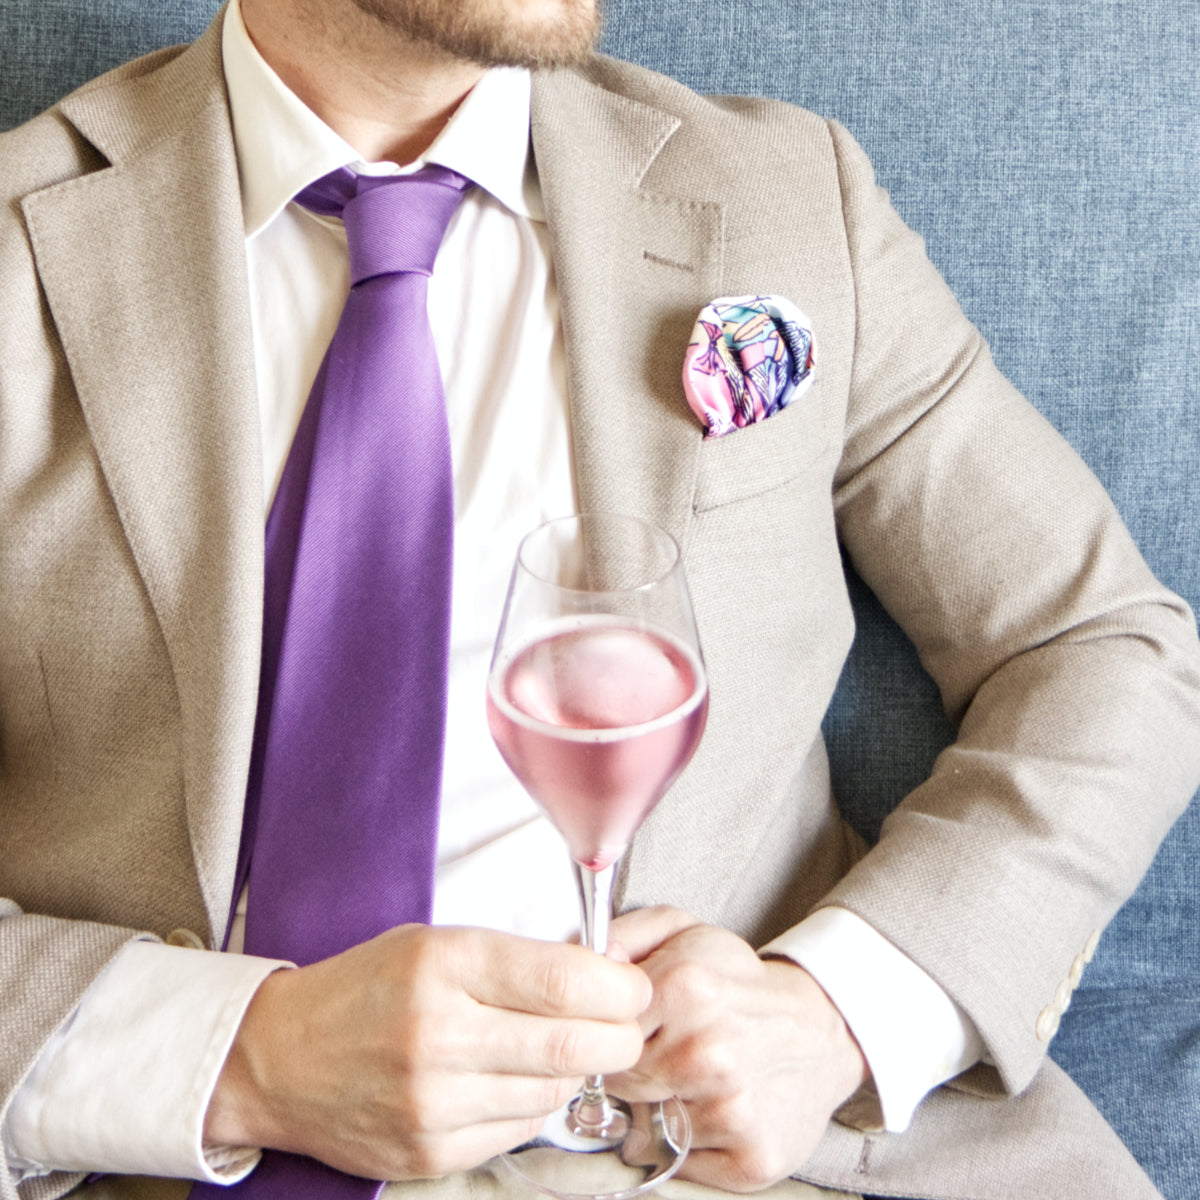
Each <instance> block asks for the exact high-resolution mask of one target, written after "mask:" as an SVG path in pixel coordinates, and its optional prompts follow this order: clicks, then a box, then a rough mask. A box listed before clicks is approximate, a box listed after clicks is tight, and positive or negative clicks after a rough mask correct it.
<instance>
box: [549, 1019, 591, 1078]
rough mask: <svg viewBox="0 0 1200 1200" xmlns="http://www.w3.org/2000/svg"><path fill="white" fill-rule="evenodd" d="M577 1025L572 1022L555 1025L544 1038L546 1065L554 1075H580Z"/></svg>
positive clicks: (581, 1069)
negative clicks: (545, 1038)
mask: <svg viewBox="0 0 1200 1200" xmlns="http://www.w3.org/2000/svg"><path fill="white" fill-rule="evenodd" d="M580 1059H581V1046H580V1036H579V1027H578V1026H577V1025H575V1024H574V1023H573V1022H563V1023H562V1024H561V1025H557V1026H556V1027H555V1028H554V1030H553V1031H552V1032H551V1034H550V1036H549V1037H548V1038H547V1040H546V1065H547V1067H548V1068H549V1069H550V1071H551V1072H552V1073H553V1074H555V1075H571V1076H574V1075H581V1074H583V1067H582V1066H581V1065H580Z"/></svg>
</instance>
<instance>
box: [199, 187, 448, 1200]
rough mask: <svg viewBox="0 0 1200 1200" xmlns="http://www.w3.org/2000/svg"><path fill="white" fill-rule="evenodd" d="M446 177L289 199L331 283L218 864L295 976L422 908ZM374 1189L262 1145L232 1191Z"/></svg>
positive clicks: (435, 752) (442, 574)
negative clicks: (433, 285)
mask: <svg viewBox="0 0 1200 1200" xmlns="http://www.w3.org/2000/svg"><path fill="white" fill-rule="evenodd" d="M467 184H468V181H467V180H466V179H464V178H463V177H462V176H460V175H457V174H456V173H454V172H452V171H449V170H447V169H445V168H442V167H436V166H431V167H426V168H424V169H423V170H421V171H419V172H417V173H416V174H414V175H403V176H387V177H369V176H355V175H354V174H353V173H352V172H350V171H349V170H346V169H342V170H339V171H335V172H333V173H332V174H331V175H327V176H326V177H325V178H324V179H321V180H319V181H318V182H317V183H315V184H313V185H311V186H310V187H308V188H306V189H305V190H304V191H303V192H301V193H300V195H299V196H298V197H297V201H298V202H299V203H300V204H301V205H303V206H304V207H306V208H309V209H311V210H313V211H314V212H318V213H321V214H323V215H327V216H336V215H340V216H341V217H342V219H343V221H344V223H345V227H346V236H347V242H348V245H349V252H350V268H351V291H350V295H349V297H348V299H347V301H346V306H345V308H344V309H343V312H342V316H341V319H340V321H339V323H338V327H337V330H336V332H335V333H334V336H333V341H332V342H331V343H330V346H329V350H328V351H327V353H326V355H325V360H324V362H323V363H322V365H321V368H320V371H319V372H318V374H317V378H316V381H315V382H314V384H313V389H312V392H311V394H310V397H309V401H308V404H307V406H306V408H305V411H304V414H303V417H302V419H301V422H300V426H299V428H298V429H297V432H296V435H295V438H294V439H293V443H292V448H291V451H290V453H289V455H288V460H287V463H286V465H285V467H284V472H283V476H282V478H281V480H280V484H279V488H278V491H277V493H276V497H275V502H274V504H273V505H272V508H271V513H270V517H269V518H268V522H267V563H266V572H267V573H266V600H265V611H264V620H263V660H262V671H261V678H260V684H259V688H260V692H259V709H258V721H257V725H256V728H255V735H254V752H253V757H252V762H251V771H250V782H249V787H248V790H247V800H246V813H245V817H244V821H243V833H242V848H241V852H240V854H239V862H238V885H237V890H238V891H240V889H241V886H242V884H243V883H244V882H245V881H246V880H247V878H248V880H249V884H250V892H249V896H250V900H249V905H248V909H247V919H246V942H245V948H246V952H247V953H251V954H262V955H266V956H270V957H279V958H289V959H291V960H293V961H294V962H296V963H298V964H299V965H304V964H306V963H311V962H315V961H318V960H319V959H322V958H327V957H329V956H331V955H333V954H337V953H339V952H340V951H342V950H345V949H347V948H348V947H350V946H353V945H356V944H358V943H360V942H364V941H367V940H368V939H370V938H372V937H374V936H376V935H377V934H380V933H382V932H384V931H385V930H387V929H390V928H392V927H393V926H395V925H400V924H404V923H406V922H414V921H416V922H427V921H428V920H429V918H430V913H431V906H432V895H433V871H434V859H435V854H436V843H437V826H438V802H439V797H440V791H441V772H442V751H443V743H444V736H445V715H446V673H447V657H448V652H449V631H450V583H451V568H452V552H453V533H454V497H453V482H452V476H451V464H450V438H449V429H448V425H447V419H446V410H445V402H444V398H443V394H442V382H441V374H440V371H439V368H438V363H437V355H436V351H435V349H434V345H433V337H432V333H431V331H430V328H429V319H428V314H427V312H426V292H427V283H428V276H429V275H430V274H431V273H432V270H433V262H434V259H435V258H436V257H437V252H438V248H439V246H440V245H441V241H442V238H443V236H444V234H445V230H446V227H447V225H448V223H449V221H450V218H451V217H452V216H453V214H454V211H455V210H456V209H457V207H458V204H459V202H460V201H461V199H462V193H463V189H464V188H465V187H466V186H467ZM379 1186H380V1185H379V1184H377V1183H373V1182H371V1181H367V1180H362V1179H356V1178H352V1177H350V1176H346V1175H341V1174H339V1173H338V1172H335V1171H332V1170H330V1169H329V1168H326V1167H323V1166H322V1165H321V1164H319V1163H316V1162H313V1161H312V1160H308V1159H303V1158H297V1157H293V1156H290V1155H280V1154H268V1155H266V1156H265V1157H264V1161H263V1162H262V1163H261V1164H260V1165H259V1167H258V1168H257V1169H256V1170H255V1171H254V1172H253V1174H251V1175H250V1176H249V1177H248V1178H247V1179H246V1180H245V1181H244V1182H243V1183H242V1184H241V1185H239V1192H240V1193H241V1194H242V1195H244V1196H246V1197H251V1196H253V1197H255V1198H258V1197H263V1198H266V1197H285V1196H287V1197H291V1196H295V1197H299V1198H300V1200H307V1198H308V1197H313V1198H315V1197H326V1196H329V1197H333V1196H343V1195H344V1196H347V1197H349V1196H355V1197H363V1196H372V1195H374V1194H375V1191H376V1190H377V1189H378V1188H379ZM204 1190H205V1189H204V1187H201V1188H200V1189H193V1192H192V1195H193V1197H196V1198H198V1197H199V1196H201V1195H202V1194H204ZM222 1190H223V1191H224V1190H226V1189H222ZM214 1194H215V1193H214Z"/></svg>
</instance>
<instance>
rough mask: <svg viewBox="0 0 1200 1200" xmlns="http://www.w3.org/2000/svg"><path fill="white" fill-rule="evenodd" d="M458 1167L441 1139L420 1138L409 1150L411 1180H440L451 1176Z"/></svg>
mask: <svg viewBox="0 0 1200 1200" xmlns="http://www.w3.org/2000/svg"><path fill="white" fill-rule="evenodd" d="M456 1166H457V1164H456V1163H455V1162H454V1161H453V1159H452V1157H451V1155H450V1154H449V1152H448V1150H447V1148H446V1145H445V1143H444V1142H443V1141H442V1140H441V1139H438V1138H419V1139H418V1140H417V1142H416V1143H415V1144H414V1145H413V1146H412V1147H411V1148H410V1150H409V1154H408V1167H409V1178H411V1179H438V1178H440V1177H441V1176H443V1175H449V1174H450V1172H451V1171H453V1170H454V1169H455V1167H456Z"/></svg>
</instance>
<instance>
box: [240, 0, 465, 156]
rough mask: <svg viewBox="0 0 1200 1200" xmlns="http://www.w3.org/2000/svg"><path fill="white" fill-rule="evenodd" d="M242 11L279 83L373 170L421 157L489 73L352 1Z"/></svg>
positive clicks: (298, 1) (259, 3)
mask: <svg viewBox="0 0 1200 1200" xmlns="http://www.w3.org/2000/svg"><path fill="white" fill-rule="evenodd" d="M241 10H242V20H243V21H244V22H245V24H246V31H247V32H248V33H249V34H250V39H251V41H253V43H254V45H255V47H256V48H257V49H258V52H259V53H260V54H261V55H262V56H263V58H264V59H265V60H266V61H267V63H268V64H270V66H271V68H272V69H273V70H274V71H275V73H276V74H277V75H278V76H279V78H280V79H282V80H283V82H284V83H285V84H286V85H287V86H288V87H289V88H290V89H291V90H292V91H293V92H295V94H296V95H297V96H299V98H300V99H301V100H303V101H304V103H305V104H307V105H308V107H309V108H311V109H312V111H313V112H315V113H316V114H317V116H318V117H320V118H321V120H323V121H324V122H325V123H326V124H327V125H328V126H329V127H330V128H331V129H333V130H334V131H335V132H336V133H338V134H339V135H340V136H341V137H342V138H344V139H345V141H347V142H348V143H349V144H350V145H351V146H353V147H354V149H355V150H356V151H357V152H358V153H359V154H360V155H361V156H362V157H363V159H364V160H365V161H367V162H376V161H379V160H383V159H386V160H389V161H391V162H395V163H399V164H401V165H403V164H405V163H410V162H412V161H413V160H414V159H416V158H417V157H419V156H420V155H421V154H422V153H424V151H425V150H427V149H428V148H429V146H430V144H431V143H432V142H433V140H434V138H436V137H437V135H438V134H439V133H440V132H441V130H442V128H443V127H444V126H445V124H446V122H447V121H448V120H449V119H450V117H451V116H452V115H453V113H454V110H455V109H456V108H457V107H458V106H459V104H460V103H461V102H462V99H463V97H464V96H465V95H466V94H467V93H468V92H469V91H470V90H471V88H473V87H474V86H475V84H476V83H477V82H478V81H479V79H480V77H481V76H482V75H483V73H484V68H483V67H481V66H479V65H478V64H477V63H471V62H467V61H465V60H463V59H460V58H455V57H453V56H452V55H449V54H447V53H445V52H443V51H439V50H437V49H435V48H433V47H430V46H428V45H425V44H420V43H415V42H411V41H408V40H406V39H405V38H404V37H402V36H401V35H400V34H398V33H397V32H396V31H395V30H393V29H391V28H388V27H386V26H384V25H383V24H382V23H380V22H379V21H377V20H376V19H375V18H373V17H371V16H369V15H368V14H367V13H365V12H363V11H362V9H360V8H359V7H357V6H356V5H354V4H353V3H350V2H349V0H241Z"/></svg>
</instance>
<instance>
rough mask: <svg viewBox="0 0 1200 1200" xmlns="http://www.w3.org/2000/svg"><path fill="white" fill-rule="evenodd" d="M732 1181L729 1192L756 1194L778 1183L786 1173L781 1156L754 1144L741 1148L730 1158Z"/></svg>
mask: <svg viewBox="0 0 1200 1200" xmlns="http://www.w3.org/2000/svg"><path fill="white" fill-rule="evenodd" d="M731 1165H732V1167H733V1179H732V1180H731V1182H730V1185H729V1187H730V1191H735V1192H758V1191H761V1190H762V1189H763V1188H766V1187H770V1186H771V1185H772V1184H773V1183H778V1182H779V1180H781V1179H783V1178H784V1177H785V1176H786V1175H787V1173H788V1170H787V1167H786V1166H785V1165H784V1162H783V1155H782V1154H780V1153H778V1151H774V1150H771V1149H768V1148H767V1147H766V1146H763V1145H760V1144H757V1143H754V1144H750V1145H747V1146H745V1147H742V1148H741V1149H739V1150H738V1151H737V1152H736V1153H735V1154H734V1155H733V1156H732V1163H731Z"/></svg>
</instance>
